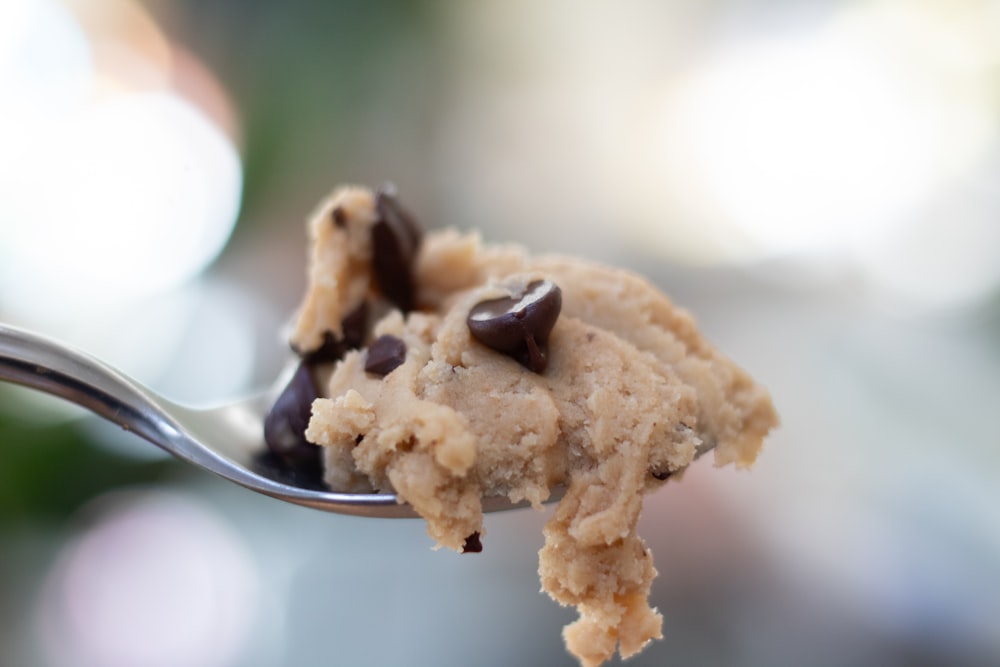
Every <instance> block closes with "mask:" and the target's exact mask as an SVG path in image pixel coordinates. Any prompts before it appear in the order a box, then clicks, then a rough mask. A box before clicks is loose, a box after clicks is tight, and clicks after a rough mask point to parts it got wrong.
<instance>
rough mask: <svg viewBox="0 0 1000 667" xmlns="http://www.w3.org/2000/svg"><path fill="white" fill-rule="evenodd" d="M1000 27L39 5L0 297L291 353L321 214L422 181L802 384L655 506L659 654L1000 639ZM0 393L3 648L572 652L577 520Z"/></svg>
mask: <svg viewBox="0 0 1000 667" xmlns="http://www.w3.org/2000/svg"><path fill="white" fill-rule="evenodd" d="M997 27H1000V5H998V4H997V3H995V2H990V1H987V0H971V1H970V2H963V3H954V4H944V3H935V2H930V1H923V0H918V1H915V2H901V1H898V0H867V1H866V2H840V1H830V2H819V1H813V2H810V1H798V2H793V1H788V2H764V1H757V0H754V1H750V2H743V3H731V2H674V3H657V2H650V1H648V0H628V1H626V2H621V3H613V4H612V3H597V2H572V3H571V2H566V1H565V0H556V1H555V2H549V3H532V2H527V1H525V0H517V1H515V2H509V3H453V2H443V1H440V0H439V1H436V2H419V3H404V2H395V3H378V4H372V3H361V2H342V1H338V2H330V3H309V2H299V1H293V2H287V3H264V2H237V1H236V0H227V1H224V2H215V3H201V2H196V1H194V0H172V1H169V2H168V1H166V0H147V1H146V2H136V1H135V0H104V1H100V2H97V1H91V2H86V1H74V2H70V1H67V2H59V1H57V0H12V1H11V2H6V3H4V4H3V6H2V7H0V99H2V100H3V103H2V104H0V107H2V108H0V183H4V184H5V186H0V320H2V321H4V322H13V323H15V324H20V325H22V326H28V327H31V328H35V329H39V330H43V331H45V332H46V333H49V334H50V335H54V336H57V337H60V338H63V339H65V340H68V341H70V342H72V343H74V344H76V345H78V346H80V347H84V348H86V349H89V350H91V351H93V352H95V353H97V354H98V355H99V356H102V357H104V358H106V359H108V360H109V361H111V362H112V363H114V364H116V365H118V366H120V367H122V368H123V369H125V370H126V371H127V372H128V373H129V374H131V375H133V376H135V377H137V378H138V379H140V380H142V381H143V382H146V383H148V384H150V385H152V386H153V387H155V388H156V389H158V390H159V391H162V392H163V393H165V394H166V395H168V396H170V397H172V398H175V399H177V400H180V401H185V402H192V403H199V402H206V401H217V400H225V399H227V398H229V397H232V396H235V395H237V394H240V393H242V392H244V391H246V390H247V389H249V388H251V387H259V386H262V385H264V384H266V383H267V382H269V381H270V379H272V378H273V377H274V376H275V374H276V373H277V371H278V369H279V368H280V366H281V363H282V361H283V359H284V358H285V355H286V353H287V351H286V348H285V346H284V344H283V342H282V335H281V332H282V327H283V325H284V323H285V322H286V321H287V319H288V317H289V316H290V315H291V313H292V312H293V310H294V308H295V307H296V305H297V300H298V298H299V295H300V293H301V290H302V289H303V286H304V281H305V273H304V258H305V231H304V219H305V217H306V215H307V214H308V213H309V211H310V210H311V208H312V206H313V205H314V204H315V203H316V202H317V201H318V200H319V199H320V198H321V197H322V196H324V195H325V194H326V193H327V192H328V191H329V190H330V189H332V188H333V187H334V186H335V185H337V184H339V183H345V182H347V183H362V184H367V185H372V186H374V185H378V184H380V183H382V182H384V181H393V182H395V183H396V185H397V186H398V188H399V191H400V193H401V198H402V199H403V200H404V201H405V202H406V203H407V205H408V206H409V207H410V208H411V209H413V210H414V211H416V212H417V213H418V215H419V217H420V218H421V219H422V221H423V223H424V224H425V225H426V226H428V227H433V228H437V227H443V226H454V227H458V228H461V229H473V228H476V229H480V230H482V232H483V234H484V236H485V237H486V238H487V240H491V241H514V242H519V243H523V244H525V245H528V246H529V247H532V248H534V249H536V250H544V251H559V252H565V253H572V254H578V255H583V256H587V257H590V258H593V259H597V260H600V261H605V262H609V263H615V264H619V265H623V266H627V267H629V268H631V269H633V270H635V271H638V272H640V273H643V274H645V275H647V276H649V277H650V278H651V279H652V280H653V281H654V282H656V283H657V284H658V285H659V286H660V287H662V288H663V289H664V290H665V291H666V292H667V293H668V294H670V295H671V296H672V297H673V298H674V299H675V301H676V302H677V303H678V304H680V305H682V306H684V307H685V308H687V309H689V310H690V311H691V312H692V313H693V314H694V315H695V317H696V319H697V320H698V322H699V324H700V326H701V327H702V329H703V331H704V332H705V333H706V335H707V336H708V337H709V338H710V339H711V340H712V341H713V342H715V343H716V344H717V345H718V346H719V347H720V348H721V349H722V350H724V351H726V352H727V353H728V354H730V355H731V356H732V357H733V358H734V359H735V360H737V362H739V363H740V364H741V365H743V366H744V367H745V368H747V370H749V371H750V372H751V374H752V375H754V376H755V377H756V378H758V379H759V380H760V381H761V382H762V383H763V384H765V385H766V386H767V387H768V388H769V389H770V390H771V392H772V394H773V397H774V401H775V404H776V406H777V408H778V411H779V412H780V414H781V416H782V421H783V424H782V427H781V428H780V430H778V431H777V432H776V433H775V434H774V435H773V436H772V437H771V438H770V439H769V441H768V443H767V446H766V448H765V450H764V452H763V454H762V455H761V457H760V460H759V461H758V464H757V465H756V467H755V468H754V469H753V470H752V471H734V470H732V469H728V468H724V469H716V468H714V467H713V466H712V465H711V462H710V461H708V460H705V461H701V462H699V463H698V464H697V465H696V466H694V467H693V468H692V469H691V470H689V471H688V472H687V474H685V475H684V477H683V479H681V480H678V481H674V482H671V483H670V484H668V485H667V486H666V487H665V488H664V489H662V490H660V491H659V492H658V493H656V494H655V495H654V496H652V497H650V498H649V499H648V500H647V505H646V508H645V510H644V514H643V518H642V521H641V525H640V533H641V534H642V535H643V536H644V537H645V539H646V540H647V542H648V543H649V544H650V546H651V548H652V549H653V553H654V556H655V559H656V563H657V567H658V569H659V571H660V576H659V578H658V579H657V581H656V584H655V586H654V589H653V603H654V604H655V605H656V606H658V607H659V608H660V611H661V612H662V613H663V615H664V617H665V625H664V632H665V639H664V640H663V641H662V642H657V643H655V644H654V645H652V646H651V647H649V648H648V650H647V651H646V652H645V653H643V654H642V655H641V656H639V657H637V658H636V659H634V660H632V661H630V662H629V663H628V664H630V665H662V664H677V665H720V664H721V665H733V666H737V665H739V666H748V667H749V666H758V665H759V666H764V665H767V666H769V667H774V666H779V665H789V666H793V665H794V666H802V665H809V666H816V667H820V666H826V665H829V666H831V667H840V666H842V665H871V666H873V667H874V666H879V667H881V666H885V665H900V666H903V665H907V666H909V665H926V666H930V665H949V666H953V665H959V666H965V665H968V666H970V667H971V666H979V665H983V666H987V665H996V664H1000V565H998V563H1000V492H998V491H997V489H1000V473H998V472H997V471H998V470H1000V467H998V463H1000V458H998V452H1000V439H998V435H997V429H996V427H995V424H994V421H995V419H994V418H993V413H994V411H995V406H996V402H997V397H1000V380H998V378H1000V372H998V371H1000V361H998V360H1000V299H998V285H1000V269H998V267H1000V224H997V222H996V218H997V212H998V210H1000V191H998V190H997V188H996V185H995V184H996V182H997V178H996V176H997V170H998V168H1000V152H998V136H1000V120H998V119H1000V113H998V111H1000V109H998V108H997V100H1000V96H998V95H997V92H998V84H997V79H996V76H995V72H996V70H997V66H998V65H1000V47H998V46H997V44H998V42H997V40H996V39H995V35H996V28H997ZM0 390H2V391H0V468H2V469H4V470H0V590H3V595H2V596H0V664H20V665H46V666H48V665H51V666H53V667H60V666H62V665H71V664H72V665H94V666H102V667H105V666H106V667H112V666H117V665H128V664H131V665H138V664H147V665H154V664H156V665H158V664H186V665H203V666H205V667H224V666H229V665H233V666H235V665H240V666H254V665H261V666H263V665H273V664H288V665H292V664H294V665H305V666H309V665H357V664H373V665H398V664H413V665H436V666H439V667H440V666H447V665H466V664H469V663H470V662H475V663H476V664H479V665H498V666H499V665H510V664H525V665H534V664H567V665H568V664H572V662H571V659H570V658H569V657H568V656H567V655H566V654H565V653H564V651H563V648H562V643H561V639H560V637H559V631H560V628H561V627H562V625H564V624H565V623H566V622H568V621H569V620H571V616H572V615H571V613H570V612H569V611H568V610H564V609H561V608H559V607H558V606H557V605H555V604H554V603H552V602H551V601H549V600H548V599H547V598H545V597H544V596H542V595H540V594H538V581H537V574H536V572H535V570H536V567H537V560H536V552H537V549H538V548H539V547H540V546H541V532H540V531H541V526H542V525H543V523H544V520H545V518H546V517H545V515H544V514H538V513H532V512H530V511H525V512H520V511H519V512H513V513H508V514H503V515H498V516H493V517H490V520H489V522H488V524H487V528H488V534H487V535H486V536H485V538H484V545H485V552H484V553H483V554H481V555H477V556H462V557H460V556H458V555H455V554H451V553H443V552H432V551H431V546H432V544H431V541H430V539H429V538H428V537H427V536H426V535H425V533H424V529H423V526H422V525H421V524H420V523H419V522H416V521H386V522H381V521H379V522H372V521H366V520H361V519H354V518H345V517H337V516H327V515H323V514H320V513H316V512H312V511H309V510H303V509H300V508H295V507H290V506H288V507H286V506H283V505H280V504H278V503H275V502H274V501H270V500H267V499H264V498H258V497H254V496H252V495H250V494H249V493H247V492H244V491H242V490H239V489H236V488H231V487H229V486H227V485H225V484H224V483H223V482H219V481H216V480H214V479H208V478H206V476H205V475H201V474H198V473H197V472H194V471H190V470H188V469H186V468H183V467H182V466H180V464H177V465H176V466H174V465H172V464H171V463H169V462H164V461H163V460H161V459H159V458H157V457H156V455H155V453H153V454H149V453H147V452H148V451H149V447H148V446H147V445H145V444H144V443H141V442H139V441H137V440H135V439H134V438H132V437H130V436H128V435H127V434H122V433H120V432H118V431H116V430H115V429H110V428H106V427H105V426H103V425H102V424H97V423H94V422H93V421H91V420H87V419H81V418H80V416H79V415H77V414H75V413H72V412H67V411H66V410H65V409H64V408H63V407H62V406H59V405H58V404H56V403H54V402H52V401H47V400H40V399H38V398H37V397H35V396H33V395H28V394H27V393H26V392H22V391H12V390H10V389H9V388H7V387H0ZM109 471H111V472H109ZM112 473H113V474H112Z"/></svg>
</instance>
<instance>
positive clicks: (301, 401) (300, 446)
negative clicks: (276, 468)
mask: <svg viewBox="0 0 1000 667" xmlns="http://www.w3.org/2000/svg"><path fill="white" fill-rule="evenodd" d="M318 396H319V392H317V391H316V384H315V382H314V381H313V378H312V374H311V373H310V371H309V364H308V363H307V362H305V361H303V362H302V363H300V364H299V366H298V368H296V369H295V373H294V374H293V375H292V378H291V380H290V381H289V382H288V384H287V385H286V386H285V388H284V390H282V392H281V394H280V395H279V396H278V399H277V400H276V401H275V402H274V405H273V406H272V407H271V410H270V412H268V413H267V416H266V417H265V418H264V441H265V442H266V443H267V447H268V449H269V450H270V451H271V453H272V454H274V455H275V456H276V457H277V458H278V459H279V460H280V461H281V462H283V463H285V464H287V465H291V466H310V467H311V466H314V465H318V464H319V458H320V449H319V446H317V445H314V444H313V443H311V442H309V441H308V440H306V436H305V433H306V427H308V426H309V419H310V417H311V416H312V403H313V401H314V400H316V398H317V397H318Z"/></svg>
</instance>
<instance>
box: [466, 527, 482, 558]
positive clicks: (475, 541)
mask: <svg viewBox="0 0 1000 667" xmlns="http://www.w3.org/2000/svg"><path fill="white" fill-rule="evenodd" d="M482 550H483V541H482V540H481V539H479V531H476V532H474V533H473V534H472V535H469V536H468V537H467V538H465V544H463V545H462V553H463V554H478V553H480V552H481V551H482Z"/></svg>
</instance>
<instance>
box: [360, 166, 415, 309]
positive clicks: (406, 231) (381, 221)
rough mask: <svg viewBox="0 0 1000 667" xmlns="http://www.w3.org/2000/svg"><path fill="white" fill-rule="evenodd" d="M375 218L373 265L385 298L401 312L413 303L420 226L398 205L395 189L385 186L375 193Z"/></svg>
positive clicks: (412, 305)
mask: <svg viewBox="0 0 1000 667" xmlns="http://www.w3.org/2000/svg"><path fill="white" fill-rule="evenodd" d="M375 210H376V212H377V213H378V220H377V221H376V222H375V224H374V225H373V226H372V268H373V269H374V273H375V282H376V283H377V285H378V288H379V290H381V291H382V294H384V295H385V298H386V299H388V300H389V301H390V302H392V303H393V304H394V305H395V306H397V307H398V308H399V309H400V310H402V311H403V312H409V311H411V310H413V309H414V308H415V307H416V301H417V288H416V279H415V278H414V275H413V261H414V259H415V258H416V256H417V250H418V249H419V247H420V240H421V232H420V226H419V225H418V224H417V222H416V220H415V219H414V217H413V216H412V215H411V214H410V213H409V212H407V211H406V209H404V208H403V207H402V206H400V204H399V201H398V200H397V199H396V190H395V188H394V187H392V186H384V187H382V188H380V189H379V190H378V192H377V193H376V194H375Z"/></svg>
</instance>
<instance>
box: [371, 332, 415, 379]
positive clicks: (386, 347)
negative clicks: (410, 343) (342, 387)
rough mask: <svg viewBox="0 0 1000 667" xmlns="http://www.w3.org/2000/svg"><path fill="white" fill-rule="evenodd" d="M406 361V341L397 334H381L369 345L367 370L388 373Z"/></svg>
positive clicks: (380, 373)
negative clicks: (396, 335) (397, 336)
mask: <svg viewBox="0 0 1000 667" xmlns="http://www.w3.org/2000/svg"><path fill="white" fill-rule="evenodd" d="M404 361H406V343H404V342H403V341H401V340H400V339H398V338H396V337H395V336H388V335H386V336H379V337H378V338H376V339H375V341H374V342H373V343H372V344H371V345H369V346H368V357H367V359H365V372H367V373H374V374H375V375H383V376H385V375H388V374H389V373H391V372H393V371H394V370H396V368H398V367H399V366H400V365H401V364H402V363H403V362H404Z"/></svg>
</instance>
